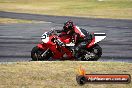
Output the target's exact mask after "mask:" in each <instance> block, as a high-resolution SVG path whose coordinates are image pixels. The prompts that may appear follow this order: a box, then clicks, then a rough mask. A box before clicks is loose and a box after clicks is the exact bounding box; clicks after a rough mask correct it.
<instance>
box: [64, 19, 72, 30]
mask: <svg viewBox="0 0 132 88" xmlns="http://www.w3.org/2000/svg"><path fill="white" fill-rule="evenodd" d="M73 28H74V24H73V22H72V21H71V20H69V21H67V22H65V23H64V26H63V29H64V30H65V31H69V30H73Z"/></svg>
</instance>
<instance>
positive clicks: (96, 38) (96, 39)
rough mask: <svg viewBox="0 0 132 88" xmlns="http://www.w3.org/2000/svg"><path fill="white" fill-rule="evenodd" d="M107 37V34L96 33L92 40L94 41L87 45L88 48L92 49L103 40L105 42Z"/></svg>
mask: <svg viewBox="0 0 132 88" xmlns="http://www.w3.org/2000/svg"><path fill="white" fill-rule="evenodd" d="M105 37H106V34H105V33H94V37H93V39H92V41H91V42H90V43H89V44H87V46H86V47H87V48H90V47H92V46H93V45H94V44H96V43H98V42H100V41H101V40H103V39H104V38H105Z"/></svg>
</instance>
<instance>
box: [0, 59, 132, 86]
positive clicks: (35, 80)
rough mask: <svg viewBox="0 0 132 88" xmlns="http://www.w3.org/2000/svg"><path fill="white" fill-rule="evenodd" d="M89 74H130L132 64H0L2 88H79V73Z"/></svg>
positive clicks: (66, 62) (59, 62)
mask: <svg viewBox="0 0 132 88" xmlns="http://www.w3.org/2000/svg"><path fill="white" fill-rule="evenodd" d="M80 65H82V67H83V68H84V69H85V70H86V73H87V74H90V73H94V74H130V75H132V64H131V63H123V62H76V61H75V62H74V61H73V62H72V61H63V62H61V61H58V62H54V61H51V62H14V63H12V62H10V63H3V64H2V63H1V64H0V88H80V86H79V85H78V84H77V83H76V80H75V79H76V75H77V74H78V69H79V67H80ZM119 87H120V88H132V83H130V84H86V85H84V86H82V88H119Z"/></svg>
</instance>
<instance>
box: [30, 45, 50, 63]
mask: <svg viewBox="0 0 132 88" xmlns="http://www.w3.org/2000/svg"><path fill="white" fill-rule="evenodd" d="M43 52H44V50H42V49H40V48H38V47H37V46H35V47H34V48H33V49H32V51H31V58H32V61H43V60H48V59H49V58H50V57H51V52H47V53H46V55H45V56H44V57H42V56H41V55H42V53H43Z"/></svg>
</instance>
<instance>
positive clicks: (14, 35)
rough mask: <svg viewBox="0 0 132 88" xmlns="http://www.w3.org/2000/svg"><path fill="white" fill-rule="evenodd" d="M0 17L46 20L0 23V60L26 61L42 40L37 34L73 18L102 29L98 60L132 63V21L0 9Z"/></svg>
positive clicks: (94, 29)
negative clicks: (104, 37) (104, 35)
mask: <svg viewBox="0 0 132 88" xmlns="http://www.w3.org/2000/svg"><path fill="white" fill-rule="evenodd" d="M0 17H9V18H18V19H30V20H31V19H32V20H38V21H45V22H41V23H31V24H0V62H6V61H7V62H10V61H11V62H14V61H29V60H31V58H30V51H31V49H32V48H33V47H34V46H35V45H36V44H38V43H39V42H41V39H40V36H41V35H42V33H43V32H45V31H48V30H50V29H51V28H56V29H62V26H63V23H64V22H65V21H66V20H69V19H71V20H73V21H74V22H75V23H76V24H77V25H78V26H79V27H81V28H84V29H86V30H88V31H89V32H105V33H106V34H107V37H106V39H105V40H103V41H102V42H101V43H100V46H101V47H102V49H103V55H102V58H100V60H99V61H124V62H132V20H114V19H92V18H81V17H64V16H62V17H61V16H47V15H36V14H20V13H12V12H0Z"/></svg>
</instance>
